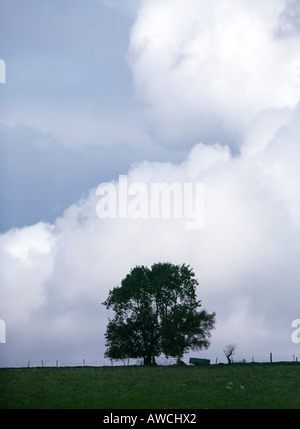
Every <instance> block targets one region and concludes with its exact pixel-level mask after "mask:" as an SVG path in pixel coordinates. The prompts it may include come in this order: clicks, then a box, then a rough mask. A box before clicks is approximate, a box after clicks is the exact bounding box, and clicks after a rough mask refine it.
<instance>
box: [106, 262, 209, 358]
mask: <svg viewBox="0 0 300 429" xmlns="http://www.w3.org/2000/svg"><path fill="white" fill-rule="evenodd" d="M197 286H198V281H197V280H196V279H195V274H194V272H193V270H192V269H191V268H190V266H189V265H185V264H182V265H173V264H171V263H156V264H154V265H152V267H151V268H147V267H145V266H136V267H135V268H133V269H132V270H131V271H130V273H129V274H128V275H127V276H126V277H125V278H124V279H123V280H122V282H121V286H117V287H115V288H113V289H112V290H110V292H109V296H108V298H107V299H106V301H105V302H104V303H103V304H104V305H105V306H106V308H107V309H110V310H113V311H114V313H115V316H114V318H113V319H109V323H108V325H107V329H106V334H105V337H106V347H107V350H106V353H105V356H106V357H109V358H110V359H116V360H118V359H129V358H143V359H144V364H150V363H153V362H154V361H155V357H156V356H159V355H161V354H164V355H165V356H166V357H178V358H181V357H182V356H183V354H184V353H185V352H187V351H188V350H190V349H193V350H194V349H203V348H204V349H206V348H208V347H209V345H210V342H209V338H210V336H211V334H210V331H211V330H212V329H213V328H214V324H215V313H212V314H208V313H207V311H206V310H204V309H201V301H198V300H197V297H196V288H197Z"/></svg>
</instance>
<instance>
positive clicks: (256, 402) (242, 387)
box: [0, 363, 300, 409]
mask: <svg viewBox="0 0 300 429" xmlns="http://www.w3.org/2000/svg"><path fill="white" fill-rule="evenodd" d="M229 383H232V384H229ZM228 387H230V388H228ZM0 408H2V409H25V408H29V409H201V408H211V409H292V408H294V409H295V408H298V409H299V408H300V365H298V364H297V363H295V364H281V365H279V364H234V365H231V366H228V365H217V366H215V365H210V366H207V367H190V366H183V367H177V366H157V367H135V366H129V367H75V368H74V367H73V368H72V367H68V368H23V369H17V368H2V369H0Z"/></svg>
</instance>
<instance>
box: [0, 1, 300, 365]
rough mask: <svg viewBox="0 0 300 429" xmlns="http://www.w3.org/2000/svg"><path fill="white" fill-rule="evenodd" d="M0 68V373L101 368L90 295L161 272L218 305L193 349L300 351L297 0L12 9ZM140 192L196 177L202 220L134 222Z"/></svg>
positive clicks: (3, 9) (1, 38)
mask: <svg viewBox="0 0 300 429" xmlns="http://www.w3.org/2000/svg"><path fill="white" fill-rule="evenodd" d="M0 58H1V59H2V60H3V61H4V63H5V71H6V79H5V83H0V100H1V102H0V207H1V210H0V255H1V266H0V319H1V320H2V321H4V322H5V328H6V332H5V333H6V342H5V343H4V342H3V343H0V366H25V365H27V363H28V362H30V363H31V364H32V365H34V364H39V363H40V362H41V361H42V360H43V362H44V363H45V364H49V365H51V364H55V363H56V361H58V362H59V364H74V363H79V362H82V361H83V359H85V362H90V363H93V364H98V365H104V364H106V365H109V364H110V362H108V361H107V359H105V358H104V352H105V338H104V333H105V330H106V325H107V322H108V317H112V314H111V313H109V312H108V311H107V310H106V308H105V307H104V306H103V305H102V302H103V301H104V300H105V299H106V298H107V296H108V293H109V290H110V289H112V288H113V287H115V286H117V285H120V284H121V281H122V279H123V278H124V277H125V276H126V275H127V274H128V273H129V272H130V270H131V269H132V268H134V267H135V266H137V265H145V266H148V267H150V266H151V265H152V264H154V263H156V262H171V263H174V264H183V263H185V264H187V265H190V266H191V267H192V268H193V270H194V272H195V275H196V278H197V280H198V282H199V286H198V290H197V296H198V299H200V300H201V302H202V306H203V308H205V309H206V310H207V311H208V312H213V311H214V312H216V326H215V329H214V330H213V331H212V336H211V345H210V347H209V349H208V350H205V351H194V352H191V354H192V356H195V357H197V356H200V357H206V358H209V359H211V361H212V362H215V360H216V359H218V361H219V362H221V361H224V362H225V361H226V358H225V355H224V353H223V351H222V348H223V347H224V346H225V345H227V344H229V343H235V344H236V345H237V349H236V355H235V359H236V360H242V359H246V360H247V361H251V359H252V358H254V359H255V360H260V361H263V360H268V359H269V353H270V352H272V353H273V360H276V359H277V360H292V359H293V356H294V357H298V358H300V344H298V343H295V342H293V341H292V333H293V331H294V330H295V327H296V326H295V325H294V327H292V323H293V321H294V320H295V319H300V310H299V278H300V266H299V254H300V169H299V163H300V139H299V137H300V103H299V102H300V5H299V2H298V1H297V0H253V1H251V2H249V1H247V0H227V1H226V2H224V1H221V0H184V1H182V0H128V1H126V2H124V1H123V0H111V1H110V0H89V1H88V2H87V1H83V0H75V1H74V0H72V1H71V0H66V1H64V2H60V1H58V0H47V1H45V0H39V1H38V0H27V1H26V2H24V1H22V0H11V1H9V2H1V5H0ZM2 64H3V62H2ZM119 177H121V178H122V177H123V178H124V177H126V180H127V181H128V186H129V187H130V186H131V185H132V186H133V188H131V190H132V189H135V192H136V193H134V192H133V194H132V193H131V194H130V192H129V193H128V194H127V195H126V197H127V198H128V202H130V201H131V203H130V204H131V208H132V211H131V212H130V215H129V214H128V213H129V212H128V213H127V215H126V216H120V212H119V211H118V210H117V211H116V216H114V217H113V218H112V216H107V217H105V216H104V218H100V217H99V210H97V207H98V208H99V201H101V198H103V195H101V194H99V185H101V184H104V183H105V184H106V185H105V186H108V187H110V188H109V189H114V190H115V191H116V195H119V194H121V185H120V181H119V180H120V179H119ZM153 183H156V184H157V183H158V184H160V183H167V184H169V185H170V186H171V185H172V184H174V183H176V184H177V185H179V186H181V189H185V188H184V186H185V184H192V185H193V186H194V187H195V186H196V184H199V183H201V184H203V187H204V188H203V189H204V198H203V201H204V202H203V213H204V219H203V224H202V223H201V227H199V228H194V229H189V228H187V227H186V225H187V222H186V221H187V219H183V218H176V217H175V216H169V218H164V216H162V215H161V216H158V218H155V219H154V218H153V217H151V216H148V218H147V217H142V218H139V213H141V212H140V211H139V209H140V208H141V204H143V201H144V202H145V198H146V199H148V200H149V198H150V195H149V193H148V194H147V195H145V193H144V194H143V195H142V194H141V193H140V194H139V193H138V192H139V191H138V190H137V189H141V186H142V187H143V189H144V190H145V189H146V190H148V191H150V190H151V189H152V188H151V186H152V185H153ZM107 184H108V185H107ZM139 186H140V187H139ZM197 195H198V194H197V193H193V200H192V203H193V207H194V208H195V207H198V206H197V198H198V197H199V195H198V197H197ZM134 196H135V197H134ZM134 198H135V199H134ZM103 201H104V200H102V202H103ZM201 201H202V200H201ZM184 202H186V201H185V200H184ZM109 204H110V203H109ZM117 204H118V203H117ZM105 207H106V208H107V207H108V206H107V205H106V206H105ZM133 209H134V210H135V211H134V210H133ZM133 213H135V214H136V216H134V215H133ZM2 326H3V324H2ZM184 360H186V362H187V361H188V359H187V357H186V358H184Z"/></svg>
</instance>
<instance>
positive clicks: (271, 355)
mask: <svg viewBox="0 0 300 429" xmlns="http://www.w3.org/2000/svg"><path fill="white" fill-rule="evenodd" d="M270 363H272V353H270Z"/></svg>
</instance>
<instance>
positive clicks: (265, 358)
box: [0, 353, 300, 368]
mask: <svg viewBox="0 0 300 429" xmlns="http://www.w3.org/2000/svg"><path fill="white" fill-rule="evenodd" d="M197 357H199V356H197ZM182 361H183V362H184V363H185V364H187V365H188V364H189V358H183V359H182ZM276 362H300V356H296V355H294V354H293V355H283V354H281V355H280V354H274V353H269V354H265V355H258V356H251V357H247V358H246V359H244V358H239V357H236V358H235V359H234V363H276ZM210 363H211V364H221V363H224V364H226V360H224V358H223V357H221V358H219V357H216V358H213V359H210ZM156 364H157V365H162V366H167V365H176V364H177V358H165V357H164V356H162V357H158V358H156ZM130 365H137V366H140V365H143V359H127V360H123V361H122V360H118V361H111V360H109V359H107V360H105V361H104V360H103V359H99V360H98V359H94V360H92V359H85V358H82V359H81V360H73V361H67V360H62V359H60V360H59V359H56V360H53V359H52V360H50V359H41V360H28V361H23V362H0V368H37V367H57V368H58V367H79V366H80V367H85V366H89V367H91V366H93V367H103V366H130Z"/></svg>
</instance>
